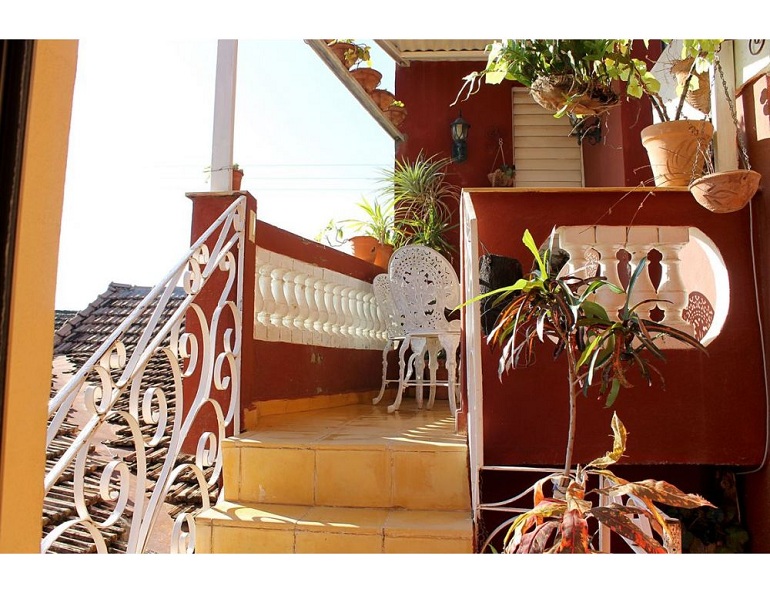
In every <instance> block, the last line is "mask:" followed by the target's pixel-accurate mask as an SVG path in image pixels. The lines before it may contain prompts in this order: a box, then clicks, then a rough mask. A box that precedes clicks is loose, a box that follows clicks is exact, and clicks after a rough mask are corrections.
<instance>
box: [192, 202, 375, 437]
mask: <svg viewBox="0 0 770 593" xmlns="http://www.w3.org/2000/svg"><path fill="white" fill-rule="evenodd" d="M234 195H238V194H237V193H235V194H231V193H222V194H217V193H202V194H194V195H193V194H191V198H192V199H193V216H192V219H193V220H192V231H191V242H192V241H196V240H197V239H198V237H200V235H201V234H202V233H203V232H204V231H205V230H206V229H207V228H208V227H209V226H210V225H211V223H212V222H213V221H214V220H215V219H216V218H217V217H218V216H219V214H221V213H222V212H223V211H224V210H225V209H226V208H227V207H228V206H229V205H230V203H231V201H232V198H233V196H234ZM248 200H249V205H250V209H251V210H252V211H253V212H256V209H257V205H256V202H255V200H254V198H253V196H251V195H250V194H248ZM256 238H257V240H256V244H255V243H251V242H247V249H246V253H245V275H244V294H243V301H244V305H243V345H242V361H241V365H242V366H241V409H242V410H247V409H249V408H250V407H252V406H253V405H254V403H255V402H257V401H267V400H271V399H296V398H303V397H309V396H313V395H321V394H338V393H348V392H354V391H370V390H375V389H379V387H380V380H381V377H382V352H381V351H380V350H350V349H342V348H323V347H319V346H305V345H299V344H289V343H285V342H265V341H260V340H255V339H253V337H252V336H253V335H254V324H253V312H254V289H255V278H256V272H255V262H256V245H259V246H260V247H263V248H265V249H268V250H270V251H275V252H277V253H282V254H284V255H288V256H289V257H292V258H296V259H299V260H301V261H305V262H308V263H311V264H314V265H318V266H320V267H324V268H329V269H332V270H336V271H338V272H341V273H343V274H346V275H348V276H351V277H354V278H358V279H360V280H364V281H366V282H371V281H372V279H373V278H374V276H376V275H377V274H380V273H382V272H383V270H382V269H381V268H378V267H376V266H374V265H373V264H370V263H367V262H365V261H363V260H360V259H357V258H354V257H352V256H350V255H347V254H346V253H342V252H341V251H338V250H336V249H331V248H329V247H325V246H323V245H321V244H319V243H316V242H315V241H310V240H308V239H304V238H302V237H299V236H297V235H294V234H292V233H289V232H288V231H284V230H282V229H280V228H277V227H274V226H272V225H269V224H267V223H265V222H262V221H257V228H256ZM222 286H223V285H222V284H221V282H216V281H215V282H211V283H210V284H208V285H207V289H206V290H205V291H204V292H202V293H201V295H200V297H199V298H198V300H197V301H196V302H198V303H199V304H200V305H201V306H202V307H203V309H204V310H205V311H207V312H210V311H213V310H214V308H215V307H216V300H217V298H218V296H219V294H220V292H221V288H222ZM187 323H188V325H189V327H190V328H191V329H195V328H196V327H197V319H195V317H194V316H188V320H187ZM197 381H198V375H197V373H196V374H194V375H193V376H192V377H190V378H189V379H187V383H186V385H185V389H186V391H187V392H188V393H194V389H195V386H197ZM224 395H225V394H222V396H223V397H224ZM198 425H199V428H200V429H204V428H205V429H208V430H210V429H212V428H213V427H214V426H215V424H214V423H213V415H212V414H211V411H210V410H205V411H204V413H202V414H201V420H200V421H199V423H198ZM195 433H196V434H199V430H197V429H196V431H195ZM195 438H197V437H195ZM193 439H194V438H193V437H191V439H190V446H194V440H193ZM188 449H189V447H188ZM192 451H194V449H192Z"/></svg>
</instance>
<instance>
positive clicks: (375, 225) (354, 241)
mask: <svg viewBox="0 0 770 593" xmlns="http://www.w3.org/2000/svg"><path fill="white" fill-rule="evenodd" d="M357 206H358V207H359V208H360V209H361V211H362V212H363V215H364V216H363V217H362V218H360V219H347V220H343V221H340V224H341V225H343V227H347V229H349V230H350V232H352V233H353V236H352V237H351V238H350V239H348V241H349V242H350V243H351V245H352V247H353V255H355V256H356V257H358V258H360V259H364V260H366V261H369V262H371V263H373V264H374V265H376V266H379V267H381V268H387V266H388V261H389V260H390V256H391V255H392V254H393V251H394V249H395V248H396V247H398V246H399V245H400V244H401V234H400V233H399V231H398V229H397V228H396V225H395V210H394V203H393V200H392V199H385V200H382V201H380V200H377V199H375V200H373V201H371V202H370V201H369V200H367V199H366V197H362V198H361V201H360V202H358V204H357Z"/></svg>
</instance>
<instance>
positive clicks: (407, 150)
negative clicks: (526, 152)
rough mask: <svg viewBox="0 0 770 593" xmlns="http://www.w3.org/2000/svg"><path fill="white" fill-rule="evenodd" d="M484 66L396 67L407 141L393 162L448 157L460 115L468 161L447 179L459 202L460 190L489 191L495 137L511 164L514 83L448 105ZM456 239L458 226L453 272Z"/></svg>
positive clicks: (452, 169) (429, 64)
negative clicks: (470, 75) (465, 81)
mask: <svg viewBox="0 0 770 593" xmlns="http://www.w3.org/2000/svg"><path fill="white" fill-rule="evenodd" d="M484 65H485V63H484V62H412V63H411V64H410V65H409V66H397V67H396V97H397V98H398V99H399V100H401V101H403V102H404V105H405V106H406V109H407V112H408V116H407V118H406V120H405V121H404V123H403V124H402V126H401V131H402V132H404V134H405V135H406V140H405V141H404V142H401V143H399V145H398V147H397V150H396V158H398V159H406V160H409V161H413V160H414V159H415V158H417V155H419V154H420V152H422V153H423V154H424V155H425V156H432V155H434V154H438V155H439V156H440V157H446V158H449V157H450V156H451V154H452V137H451V135H450V131H449V126H450V124H451V123H452V122H453V121H454V120H455V119H456V118H457V116H458V115H459V114H460V111H462V115H463V118H464V119H465V120H467V121H468V123H469V124H470V125H471V127H470V130H469V132H468V159H467V160H466V161H464V162H462V163H453V164H452V165H450V167H449V170H448V174H447V181H449V182H450V183H452V184H454V185H456V186H457V187H458V194H457V195H458V199H459V189H461V188H468V187H490V183H489V180H488V179H487V175H488V174H489V173H490V172H491V171H492V170H493V169H494V168H496V167H498V166H499V165H501V164H502V162H501V159H500V157H497V153H498V150H499V144H498V139H499V138H502V140H503V147H504V150H505V159H506V163H507V164H511V154H512V147H511V146H512V123H511V87H512V85H513V83H511V82H508V81H504V82H503V83H502V84H499V85H489V84H483V85H482V86H481V89H480V91H479V92H478V93H477V94H475V95H473V96H472V97H471V98H470V99H469V100H467V101H460V102H458V104H457V105H455V106H453V107H452V106H451V104H452V103H453V102H454V101H455V99H456V98H457V94H458V92H459V90H460V88H461V87H462V84H463V80H462V79H463V77H464V76H466V75H467V74H468V73H470V72H472V71H474V70H482V69H483V68H484ZM495 158H497V163H496V164H495ZM457 205H458V208H457V211H458V217H457V219H456V220H455V222H458V221H459V201H458V203H457ZM459 236H460V234H459V228H458V229H455V230H454V232H453V233H451V235H450V237H451V241H452V244H453V245H455V246H456V247H458V251H457V252H456V253H455V254H454V256H453V257H452V258H451V259H452V260H453V263H454V264H455V268H456V269H459V259H458V255H459Z"/></svg>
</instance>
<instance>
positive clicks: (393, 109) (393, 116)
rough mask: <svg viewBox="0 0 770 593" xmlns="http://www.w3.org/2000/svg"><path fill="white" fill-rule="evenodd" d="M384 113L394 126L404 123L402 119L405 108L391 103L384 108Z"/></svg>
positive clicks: (404, 117)
mask: <svg viewBox="0 0 770 593" xmlns="http://www.w3.org/2000/svg"><path fill="white" fill-rule="evenodd" d="M385 115H386V116H387V117H388V119H389V120H390V121H391V122H392V123H393V125H394V126H396V127H398V126H400V125H401V124H402V123H404V120H405V119H406V108H405V107H399V106H397V105H391V106H390V107H389V108H388V109H386V110H385Z"/></svg>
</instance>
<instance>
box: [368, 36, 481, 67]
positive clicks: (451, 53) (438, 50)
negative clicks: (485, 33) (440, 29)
mask: <svg viewBox="0 0 770 593" xmlns="http://www.w3.org/2000/svg"><path fill="white" fill-rule="evenodd" d="M374 41H375V43H377V45H379V46H380V47H381V48H382V49H383V50H385V52H387V54H388V55H389V56H390V57H392V58H393V59H394V60H395V61H396V62H397V63H399V64H401V65H407V64H409V62H412V61H418V60H420V61H429V60H440V61H477V60H481V61H485V60H486V59H487V55H486V52H485V51H484V48H486V46H487V45H488V44H490V43H492V41H493V40H492V39H375V40H374Z"/></svg>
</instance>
